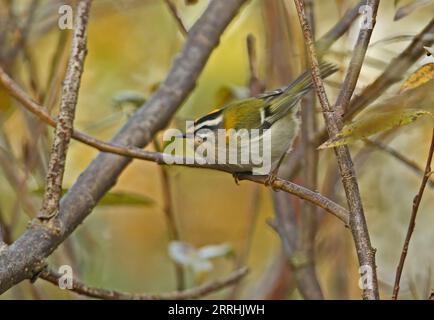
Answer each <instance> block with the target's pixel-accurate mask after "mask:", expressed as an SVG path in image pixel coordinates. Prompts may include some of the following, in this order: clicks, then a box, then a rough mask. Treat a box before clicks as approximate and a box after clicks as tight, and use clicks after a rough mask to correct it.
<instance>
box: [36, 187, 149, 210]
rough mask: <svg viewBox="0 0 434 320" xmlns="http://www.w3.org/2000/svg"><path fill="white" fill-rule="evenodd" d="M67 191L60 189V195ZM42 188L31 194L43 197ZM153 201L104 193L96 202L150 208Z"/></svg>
mask: <svg viewBox="0 0 434 320" xmlns="http://www.w3.org/2000/svg"><path fill="white" fill-rule="evenodd" d="M68 190H69V189H67V188H64V189H62V195H63V194H65V193H66V192H68ZM44 191H45V190H44V188H38V189H35V190H32V193H33V194H36V195H38V196H43V194H44ZM154 203H155V201H154V200H153V199H151V198H149V197H147V196H143V195H141V194H137V193H131V192H121V191H113V192H108V193H106V194H105V195H104V196H103V197H102V198H101V200H100V201H99V202H98V205H100V206H152V205H153V204H154Z"/></svg>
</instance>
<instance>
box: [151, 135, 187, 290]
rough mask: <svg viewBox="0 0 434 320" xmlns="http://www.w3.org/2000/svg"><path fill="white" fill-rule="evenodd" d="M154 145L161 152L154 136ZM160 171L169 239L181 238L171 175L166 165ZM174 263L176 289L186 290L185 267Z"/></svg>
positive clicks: (160, 167)
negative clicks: (174, 204)
mask: <svg viewBox="0 0 434 320" xmlns="http://www.w3.org/2000/svg"><path fill="white" fill-rule="evenodd" d="M154 146H155V149H156V150H157V151H158V152H161V147H160V144H159V143H158V141H157V139H155V138H154ZM158 169H159V171H160V177H161V179H160V181H161V194H162V196H163V203H164V208H163V211H164V213H165V215H166V223H167V230H168V233H169V241H176V240H179V239H180V237H179V231H178V228H177V226H176V220H175V212H174V208H173V196H172V187H171V183H170V177H169V173H168V172H167V169H166V167H165V166H159V168H158ZM173 265H174V268H175V275H176V289H177V290H178V291H181V290H184V288H185V275H184V268H183V267H182V266H181V265H180V264H178V263H176V262H175V261H173Z"/></svg>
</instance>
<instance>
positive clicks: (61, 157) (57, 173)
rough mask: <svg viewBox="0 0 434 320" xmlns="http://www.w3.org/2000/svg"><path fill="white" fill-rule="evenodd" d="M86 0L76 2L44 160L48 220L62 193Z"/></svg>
mask: <svg viewBox="0 0 434 320" xmlns="http://www.w3.org/2000/svg"><path fill="white" fill-rule="evenodd" d="M90 4H91V1H90V0H81V1H80V2H79V3H78V5H77V15H76V16H77V19H76V24H75V27H74V36H73V39H72V47H71V55H70V57H69V61H68V68H67V71H66V76H65V80H64V83H63V89H62V97H61V102H60V111H59V117H58V121H57V124H56V130H55V131H54V141H53V145H52V149H51V154H50V161H49V163H48V171H47V176H46V185H45V193H44V198H43V200H42V209H41V211H40V212H39V214H38V218H39V219H44V220H45V219H50V218H52V217H54V216H56V215H57V213H58V211H59V202H60V198H61V196H62V181H63V174H64V172H65V161H66V155H67V153H68V147H69V142H70V140H71V135H72V130H73V123H74V118H75V108H76V106H77V100H78V92H79V90H80V80H81V75H82V73H83V66H84V59H85V57H86V53H87V52H86V51H87V49H86V42H87V30H86V29H87V23H88V20H89V11H90Z"/></svg>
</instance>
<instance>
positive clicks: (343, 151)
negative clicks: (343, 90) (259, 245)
mask: <svg viewBox="0 0 434 320" xmlns="http://www.w3.org/2000/svg"><path fill="white" fill-rule="evenodd" d="M294 2H295V6H296V8H297V12H298V16H299V19H300V25H301V28H302V30H303V34H304V37H305V41H306V46H307V49H308V53H309V58H310V62H311V66H312V78H313V83H314V86H315V89H316V92H317V95H318V98H319V100H320V103H321V107H322V110H323V116H324V120H325V122H326V126H327V131H328V133H329V136H334V135H336V134H337V133H338V132H339V131H340V129H341V128H342V120H341V119H340V117H339V116H338V115H337V113H336V111H335V110H334V109H333V108H332V107H331V105H330V103H329V101H328V98H327V94H326V92H325V88H324V83H323V81H322V79H321V75H320V71H319V64H318V59H317V56H316V49H315V44H314V41H313V38H312V32H311V28H310V26H309V23H308V21H307V18H306V13H305V9H304V4H303V1H302V0H294ZM335 154H336V158H337V160H338V165H339V170H340V173H341V177H342V184H343V186H344V189H345V193H346V196H347V201H348V206H349V208H350V227H351V231H352V234H353V238H354V242H355V245H356V249H357V255H358V258H359V265H360V267H363V268H366V267H367V268H368V272H370V274H371V275H372V282H371V283H368V284H367V286H364V289H363V297H364V298H365V299H378V298H379V294H378V283H377V276H376V265H375V251H374V250H373V248H372V247H371V241H370V239H369V233H368V228H367V225H366V220H365V215H364V212H363V206H362V200H361V197H360V192H359V187H358V183H357V179H356V176H355V172H354V166H353V162H352V160H351V156H350V153H349V150H348V147H347V146H342V147H337V148H335ZM369 278H370V277H369Z"/></svg>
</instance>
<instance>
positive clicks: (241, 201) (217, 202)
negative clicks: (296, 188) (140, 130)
mask: <svg viewBox="0 0 434 320" xmlns="http://www.w3.org/2000/svg"><path fill="white" fill-rule="evenodd" d="M49 2H50V1H48V0H46V1H41V4H40V6H39V8H38V10H37V12H36V14H35V24H34V27H33V28H32V30H31V32H30V36H29V40H28V41H29V45H28V51H29V55H30V56H31V58H32V64H33V66H34V70H35V75H36V79H35V81H36V82H37V83H39V84H41V85H40V87H44V86H45V83H46V82H47V79H48V76H49V72H50V67H49V66H50V65H51V63H52V59H53V55H54V53H55V51H56V46H57V43H58V41H59V36H60V34H61V33H62V32H63V33H65V32H67V33H70V32H71V31H61V30H59V29H58V28H56V27H52V26H50V25H49V19H48V18H47V17H53V16H54V17H56V12H55V11H54V12H53V11H50V10H53V9H47V8H49V7H50V3H49ZM271 2H280V1H279V0H266V1H265V0H254V1H249V2H248V3H247V5H245V6H244V7H243V9H242V10H241V12H240V14H239V15H238V16H237V17H236V18H235V19H234V21H233V22H232V23H231V24H230V25H229V27H228V28H227V30H226V31H225V33H224V35H223V37H222V39H221V43H220V45H219V46H218V48H217V49H216V50H215V51H214V52H213V54H212V55H211V58H210V59H209V61H208V63H207V65H206V67H205V69H204V72H203V73H202V75H201V76H200V78H199V81H198V84H197V87H196V88H195V90H194V91H193V92H192V94H191V95H190V97H189V98H188V99H187V101H186V102H185V103H184V104H183V105H182V107H181V108H180V109H179V112H178V113H177V114H176V117H175V119H174V121H173V122H172V124H171V126H172V127H177V126H181V128H183V125H182V123H183V120H185V119H194V118H196V117H197V116H199V115H202V114H204V113H206V112H209V111H210V110H212V109H213V108H214V107H215V106H216V104H217V103H218V100H219V98H220V96H219V92H221V90H222V88H225V87H230V86H240V87H247V86H248V81H249V69H248V59H247V51H246V37H247V35H248V34H253V35H254V36H255V38H256V47H257V51H258V56H259V68H260V77H261V78H262V79H263V80H265V79H267V87H268V88H269V89H272V88H274V87H275V86H278V85H282V84H284V83H286V82H289V81H290V80H291V78H288V79H286V81H283V80H281V79H277V78H276V77H274V78H273V77H270V74H269V70H267V57H268V55H269V53H270V52H269V46H267V39H266V36H267V32H266V28H267V26H266V23H267V19H266V18H264V15H265V12H266V10H271V9H270V3H271ZM403 2H405V1H403ZM27 3H28V2H27V1H24V0H19V1H17V11H18V12H21V11H20V10H23V11H22V14H23V15H24V16H25V14H26V12H25V8H26V6H27ZM174 3H175V5H176V6H177V8H178V10H179V14H180V16H181V17H182V19H183V21H184V23H185V24H186V25H187V27H191V26H192V25H193V23H194V22H195V21H196V19H197V18H198V17H199V16H200V14H201V13H202V12H203V10H204V9H205V8H206V6H207V4H208V1H205V0H199V1H198V3H197V4H195V5H186V4H185V3H184V1H174ZM288 3H289V5H287V6H283V5H282V4H281V3H280V4H279V6H280V7H279V8H283V7H284V8H286V10H285V12H284V14H285V17H286V19H287V21H289V23H290V24H292V25H295V26H297V25H298V18H297V16H296V12H295V10H294V8H293V3H292V1H288ZM354 3H355V2H354V1H332V0H328V1H315V14H316V34H317V37H320V36H321V35H323V34H324V33H325V32H326V31H328V30H329V28H330V27H331V26H333V24H334V23H336V21H337V20H338V19H339V17H340V16H341V15H342V13H343V12H344V11H345V10H346V9H347V8H350V7H352V5H354ZM274 5H276V4H274ZM53 6H54V5H53ZM44 8H45V11H44V10H43V9H44ZM395 11H396V9H395V7H394V3H393V1H382V2H381V6H380V9H379V15H378V20H377V25H376V28H375V31H374V34H373V37H372V41H371V42H372V43H374V42H376V41H379V40H382V39H386V38H388V37H393V36H398V35H415V34H416V33H417V32H419V31H420V30H421V29H422V28H423V27H424V26H425V24H426V23H427V22H428V21H429V19H431V18H432V15H433V12H434V9H433V7H432V6H431V7H427V9H426V10H418V11H416V12H414V13H413V14H411V15H410V16H408V17H406V18H404V19H402V20H399V21H396V22H394V21H393V16H394V14H395ZM276 19H277V18H276ZM280 19H281V18H280ZM282 28H283V26H282ZM357 32H358V27H357V23H356V24H355V25H354V27H353V28H352V29H351V30H350V33H349V34H348V35H346V36H344V37H343V38H342V39H341V40H339V41H338V42H337V43H336V44H335V45H334V46H333V49H332V50H331V52H330V53H328V54H327V55H326V58H327V59H328V60H330V61H334V62H337V63H338V64H339V65H340V66H341V67H342V68H343V69H342V71H341V72H340V74H338V75H337V76H336V77H334V78H333V81H330V82H329V84H330V85H329V86H328V92H329V95H330V97H331V101H335V98H336V95H337V92H338V88H336V86H334V85H333V83H332V82H340V81H342V77H343V72H344V70H345V67H346V66H347V62H348V61H349V56H348V55H347V54H346V53H347V50H349V48H351V47H352V44H353V43H354V40H355V39H354V37H355V36H356V35H357ZM300 39H301V36H300V35H299V36H298V38H297V39H290V41H287V40H285V39H281V42H282V43H277V44H275V45H276V46H278V47H281V48H282V56H283V57H284V59H288V61H292V62H290V63H292V64H295V65H296V66H298V67H299V69H298V70H295V72H300V71H301V69H302V68H301V66H300V62H299V61H300V59H301V57H300V56H291V54H289V53H288V52H285V50H287V48H291V47H294V48H295V49H294V48H292V49H294V50H298V51H299V52H302V51H300V49H299V48H300ZM184 42H185V39H184V36H183V35H182V33H181V32H180V31H179V29H178V26H177V24H176V22H175V20H174V18H173V17H172V15H171V14H170V12H169V11H168V8H167V6H166V4H165V3H164V1H160V0H147V1H134V0H122V1H109V0H96V1H94V5H93V7H92V10H91V19H90V25H89V36H88V49H89V53H88V56H87V59H86V63H85V71H84V74H83V79H82V85H81V91H80V96H79V104H78V106H77V117H76V122H75V126H76V128H79V129H80V130H82V131H85V132H87V133H89V134H90V135H93V136H95V137H98V138H100V139H103V140H108V139H110V137H111V136H112V135H113V134H114V133H115V132H116V131H117V130H118V129H119V128H120V127H121V126H122V125H123V124H124V122H125V121H126V119H127V117H128V114H127V113H126V112H125V111H122V110H119V109H116V108H114V107H113V98H114V97H116V95H118V94H119V93H120V92H122V91H124V90H134V91H137V92H140V93H142V94H143V95H144V96H145V97H148V96H149V95H150V94H152V92H153V90H154V88H155V87H156V86H158V83H159V82H160V81H162V80H164V77H165V75H166V73H167V71H168V70H169V68H170V66H171V63H172V61H173V58H174V57H175V56H176V54H177V52H178V51H179V50H180V49H181V48H182V45H183V43H184ZM408 43H409V40H403V41H395V42H393V43H379V44H377V45H375V46H374V47H372V48H370V49H369V51H368V56H369V58H370V59H372V60H374V61H375V63H366V64H365V65H364V67H363V69H362V75H361V77H360V81H359V83H358V89H357V90H356V93H357V92H360V89H362V88H363V87H364V86H365V85H367V84H369V83H370V82H371V81H373V80H374V79H375V78H376V76H377V75H378V74H379V73H380V72H381V71H382V70H383V68H384V66H385V65H386V64H387V63H388V62H390V60H391V59H392V58H393V57H394V56H395V55H396V54H398V53H400V52H401V50H402V49H403V48H404V47H405V46H406V45H407V44H408ZM67 48H69V46H68V47H67ZM297 48H298V49H297ZM292 49H291V50H292ZM427 59H428V58H427ZM424 62H425V60H424V61H420V62H419V63H418V64H416V65H415V67H414V68H413V69H412V70H414V69H415V68H416V66H419V65H421V64H422V63H424ZM271 63H273V61H271ZM10 72H11V73H12V74H13V77H14V78H15V79H18V80H19V83H20V84H21V85H22V86H23V87H25V88H26V90H28V92H29V93H31V94H33V97H34V98H36V97H35V91H34V90H33V91H32V89H31V85H30V83H31V81H30V80H29V65H28V61H26V60H25V59H21V58H20V57H17V58H16V60H15V61H14V62H13V64H10ZM296 74H297V73H295V74H294V75H293V76H296ZM397 90H398V86H393V87H392V88H391V89H390V90H389V91H388V92H386V93H384V95H383V97H389V96H391V95H393V94H394V93H396V92H397ZM58 93H59V92H56V94H58ZM0 94H1V95H0V99H1V100H0V101H1V102H2V106H1V109H2V110H3V112H2V118H1V119H2V122H1V124H2V128H3V131H4V134H5V135H6V136H7V137H8V139H9V141H10V144H11V146H12V150H13V152H12V154H11V156H12V157H13V159H16V161H17V163H18V167H19V168H20V169H19V171H20V174H21V171H23V170H24V167H25V163H26V162H25V160H24V158H25V157H26V153H25V151H23V150H24V149H25V148H23V146H24V145H30V146H31V145H32V144H33V143H34V140H33V139H34V132H33V131H32V130H33V129H32V128H35V126H34V124H35V122H34V123H33V125H29V118H31V116H29V115H28V114H25V113H24V112H23V111H22V110H21V109H19V106H18V104H17V103H15V102H13V101H12V100H10V99H9V98H8V97H7V95H6V94H5V92H3V91H2V89H1V88H0ZM53 105H54V106H55V108H57V103H54V104H53ZM415 107H416V106H415ZM55 110H56V109H55ZM54 112H55V111H54ZM318 119H321V115H320V114H318ZM320 121H321V122H320V123H322V120H320ZM431 126H432V124H431V123H430V122H429V120H420V121H417V122H416V123H414V124H412V125H410V126H407V127H403V128H401V129H400V131H399V134H397V135H396V136H395V138H394V139H393V141H392V143H391V145H392V146H393V147H395V148H396V149H398V150H400V151H401V152H402V153H403V154H405V155H407V156H408V157H410V158H411V159H413V160H414V161H415V162H417V163H418V164H419V165H420V166H423V165H424V163H425V159H426V154H427V150H428V146H429V141H430V135H431ZM48 131H49V132H50V134H49V135H48V137H50V136H51V129H49V130H48ZM48 141H50V139H49V138H48ZM41 144H42V143H39V144H38V145H41ZM361 147H363V144H361V143H360V144H355V145H353V146H351V150H352V151H353V154H356V153H357V151H358V150H359V149H360V148H361ZM38 148H39V149H36V150H41V149H40V148H42V147H41V146H39V147H38ZM147 149H149V150H153V146H149V147H148V148H147ZM33 151H34V152H36V151H35V150H33ZM319 152H320V167H319V177H320V184H319V185H320V186H321V181H322V180H323V179H324V178H325V174H326V172H325V171H326V168H327V165H326V164H329V163H333V162H334V161H335V160H334V156H333V152H332V151H329V150H325V151H319ZM96 154H97V152H96V151H95V150H93V149H91V148H89V147H87V146H84V145H82V144H80V143H78V142H76V141H73V142H72V143H71V148H70V152H69V154H68V160H67V166H66V175H65V179H64V186H65V187H66V188H68V187H70V186H72V184H73V183H74V181H75V180H76V179H77V177H78V175H79V174H80V173H81V172H82V171H83V170H84V169H85V168H86V166H87V165H88V164H89V163H90V161H91V160H92V159H93V158H94V157H95V156H96ZM44 157H45V159H44ZM47 157H48V155H47V154H45V155H43V156H42V160H41V163H42V164H44V163H46V159H47ZM166 170H167V172H168V175H169V179H170V185H171V191H172V195H173V198H172V202H173V205H174V214H175V217H176V224H177V227H178V230H179V234H180V239H181V240H182V241H184V242H187V243H190V244H192V245H193V246H195V247H202V246H205V245H212V244H221V243H229V244H230V245H231V246H232V248H233V255H232V256H228V257H221V258H217V259H213V260H212V263H213V266H214V267H213V269H212V270H211V271H210V272H209V273H208V274H206V275H201V277H200V279H197V277H196V278H195V277H194V276H193V274H192V272H191V271H190V270H186V275H187V282H186V284H187V287H192V286H194V285H195V284H197V283H198V282H205V281H207V280H212V279H217V278H219V277H222V276H224V275H227V274H229V273H230V272H231V271H232V270H233V269H234V267H235V262H236V259H235V258H234V257H237V256H240V255H243V254H244V253H245V252H246V248H250V250H248V257H247V259H246V262H245V263H246V264H247V265H248V266H249V268H250V273H249V275H248V276H247V277H246V278H245V279H244V280H243V281H242V283H241V285H240V291H239V292H238V293H237V297H238V298H265V297H277V298H291V299H299V298H300V294H299V293H298V291H297V289H296V288H295V285H294V281H292V282H291V274H290V272H288V271H285V270H284V268H283V267H282V258H281V243H280V239H279V237H278V236H277V234H276V233H275V231H274V230H272V228H270V226H269V225H267V223H266V222H267V220H268V219H271V218H273V215H274V213H273V205H272V201H271V196H270V190H269V189H266V188H265V187H262V186H261V187H257V186H256V185H255V184H253V183H249V182H242V183H241V184H240V185H239V186H237V185H236V184H235V183H234V181H233V179H232V177H231V176H230V175H228V174H224V173H219V172H213V171H209V170H202V169H201V170H198V169H186V168H180V167H173V168H166ZM356 171H357V174H358V178H359V182H360V188H361V192H362V197H363V201H364V206H365V211H366V214H367V221H368V226H369V229H370V233H371V240H372V243H373V246H374V247H375V248H377V265H378V275H379V280H380V285H381V293H382V296H383V297H389V296H390V295H391V291H392V285H393V279H394V275H395V269H396V265H397V262H398V259H399V254H400V251H401V246H402V243H403V240H404V236H405V232H406V229H407V224H408V220H409V216H410V212H411V205H412V200H413V197H414V195H415V194H416V192H417V190H418V188H419V184H420V180H421V179H420V177H419V176H417V175H416V174H414V172H412V171H410V170H409V169H408V168H407V167H405V166H403V165H402V164H400V163H399V162H397V161H396V160H395V159H393V158H391V157H390V156H388V155H385V154H384V153H381V152H373V153H372V154H371V155H370V156H369V157H368V158H367V159H366V160H365V161H364V162H363V163H360V164H358V163H356ZM37 176H38V175H37V174H33V173H29V177H28V179H27V186H28V189H29V190H30V193H31V190H34V189H37V188H42V187H43V185H42V183H43V180H41V178H40V177H39V178H37ZM0 181H1V183H0V206H1V211H2V213H3V215H4V216H5V219H6V220H7V221H10V220H11V219H12V218H13V217H12V213H13V212H14V211H17V210H18V212H19V213H18V218H17V219H18V222H17V224H16V226H17V227H16V228H15V229H14V232H13V238H14V239H15V238H17V237H18V236H19V235H20V234H21V233H22V231H23V230H24V229H25V227H26V225H27V221H28V220H29V218H28V216H27V215H26V214H25V213H24V212H23V210H22V208H18V209H16V206H17V199H18V200H20V195H19V194H18V195H17V193H16V191H15V190H14V188H13V187H11V185H10V183H9V182H8V180H7V179H6V177H5V174H4V172H2V174H1V175H0ZM295 181H296V182H299V183H302V181H301V180H300V178H297V179H296V180H295ZM161 184H162V181H161V175H160V168H159V167H158V166H157V165H156V164H154V163H148V162H144V161H137V160H136V161H134V162H133V163H132V164H131V165H130V166H129V167H128V168H127V170H125V172H124V173H123V174H122V176H121V177H120V179H119V181H118V183H117V185H116V187H115V188H114V189H113V191H115V192H124V193H128V194H138V195H142V196H144V197H147V198H149V199H150V200H151V201H150V203H149V204H146V205H136V206H133V205H128V204H123V203H122V202H119V203H115V204H114V205H113V204H112V205H104V206H97V207H96V208H95V209H94V211H93V213H92V214H91V215H90V216H89V217H88V218H87V219H86V220H85V221H84V223H83V224H82V225H81V226H80V227H79V228H78V229H77V230H76V232H74V234H73V235H72V236H71V237H70V238H69V239H68V241H67V242H66V243H65V244H63V245H62V246H61V247H60V248H59V249H58V250H57V251H56V252H55V253H54V254H53V256H52V257H50V259H49V260H50V262H51V264H52V265H53V266H60V265H62V264H70V265H71V266H72V267H73V270H74V274H75V276H77V277H78V278H79V279H81V280H83V281H84V282H86V283H87V284H89V285H94V286H98V287H105V288H111V289H118V290H122V291H132V292H149V293H159V292H166V291H172V290H175V289H176V279H175V273H174V268H173V261H171V259H170V257H169V254H168V244H169V238H168V229H167V224H166V219H165V214H164V210H163V208H164V198H163V193H162V185H161ZM336 188H337V194H336V201H338V202H339V203H341V204H343V205H345V204H346V202H345V198H344V196H343V192H342V188H341V187H340V183H337V184H336ZM258 195H259V200H258V201H257V202H255V199H256V198H257V197H258ZM31 201H32V202H33V205H34V207H35V208H36V209H38V208H39V205H40V197H38V196H37V195H35V194H31ZM433 203H434V192H433V189H432V188H431V187H427V190H426V194H425V195H424V198H423V200H422V205H421V208H420V211H419V215H418V218H417V227H416V231H415V233H414V236H413V239H412V243H411V246H410V251H409V256H408V259H407V262H406V267H405V270H404V277H403V281H402V286H401V287H402V291H401V292H402V294H401V296H402V297H406V298H424V297H426V296H427V294H428V291H430V290H431V288H432V287H433V286H434V282H433V280H432V277H431V268H432V267H433V266H434V256H433V255H432V248H433V246H434V233H433V232H432V226H433V225H434V216H433V209H434V206H433ZM294 204H295V205H296V206H299V204H300V201H299V200H297V199H294ZM256 213H257V217H256V218H255V215H256ZM323 215H324V217H323V218H322V219H321V221H320V226H319V231H318V235H317V237H316V248H317V274H318V276H319V280H320V283H321V286H322V289H323V291H324V294H325V296H326V297H327V298H331V299H337V298H353V299H358V298H359V297H360V290H359V288H358V272H357V258H356V254H355V250H354V245H353V240H352V237H351V234H350V232H349V230H348V229H346V228H344V226H343V225H342V223H341V222H340V221H338V220H337V219H335V218H334V217H332V216H330V215H327V214H326V213H324V214H323ZM252 225H253V227H252ZM276 276H279V277H281V278H278V279H281V280H278V281H276V282H273V281H272V280H271V279H272V278H273V277H276ZM281 282H285V283H287V284H288V285H287V289H286V290H284V292H283V293H281V292H279V290H278V288H277V287H278V285H279V283H280V284H281ZM291 283H292V284H291ZM231 290H232V289H226V290H223V291H220V292H218V293H215V294H213V295H211V296H210V297H212V298H222V297H223V298H224V297H228V296H229V295H230V294H231ZM13 298H24V299H34V298H56V299H57V298H61V299H71V298H72V299H74V298H81V297H79V296H77V295H75V294H72V293H69V292H66V291H62V290H59V289H58V288H56V287H55V286H53V285H51V284H48V283H45V282H44V281H43V280H38V281H37V282H36V283H35V285H32V284H30V283H29V282H24V283H22V284H20V285H18V286H16V287H14V288H12V289H10V290H9V291H8V292H7V293H6V294H4V295H2V296H1V297H0V299H13Z"/></svg>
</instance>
